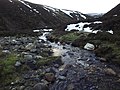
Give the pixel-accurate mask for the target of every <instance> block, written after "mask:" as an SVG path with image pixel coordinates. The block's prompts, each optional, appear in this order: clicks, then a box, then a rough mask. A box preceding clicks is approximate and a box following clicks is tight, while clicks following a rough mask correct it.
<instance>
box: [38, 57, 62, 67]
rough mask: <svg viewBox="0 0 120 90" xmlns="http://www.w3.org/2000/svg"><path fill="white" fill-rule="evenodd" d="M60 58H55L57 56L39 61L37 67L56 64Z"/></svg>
mask: <svg viewBox="0 0 120 90" xmlns="http://www.w3.org/2000/svg"><path fill="white" fill-rule="evenodd" d="M59 58H60V57H55V56H50V57H44V58H42V59H40V60H38V61H37V65H38V66H43V65H48V64H51V63H53V62H55V61H56V60H59Z"/></svg>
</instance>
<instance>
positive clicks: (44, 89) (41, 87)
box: [33, 83, 49, 90]
mask: <svg viewBox="0 0 120 90" xmlns="http://www.w3.org/2000/svg"><path fill="white" fill-rule="evenodd" d="M33 90H49V89H48V86H47V85H45V84H44V83H37V84H36V85H35V86H34V87H33Z"/></svg>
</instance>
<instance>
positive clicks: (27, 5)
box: [18, 0, 32, 9]
mask: <svg viewBox="0 0 120 90" xmlns="http://www.w3.org/2000/svg"><path fill="white" fill-rule="evenodd" d="M18 1H20V2H21V3H22V4H24V5H25V6H27V7H28V8H30V9H32V7H31V6H30V5H28V4H26V3H25V2H24V1H21V0H18Z"/></svg>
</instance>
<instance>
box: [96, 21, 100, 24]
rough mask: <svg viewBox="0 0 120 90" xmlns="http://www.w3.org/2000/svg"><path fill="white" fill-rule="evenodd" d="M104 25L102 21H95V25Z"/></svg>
mask: <svg viewBox="0 0 120 90" xmlns="http://www.w3.org/2000/svg"><path fill="white" fill-rule="evenodd" d="M99 23H102V22H101V21H95V22H94V24H99Z"/></svg>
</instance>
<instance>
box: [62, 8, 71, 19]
mask: <svg viewBox="0 0 120 90" xmlns="http://www.w3.org/2000/svg"><path fill="white" fill-rule="evenodd" d="M61 11H62V12H64V13H65V14H67V15H68V16H70V17H72V16H71V13H73V12H72V11H69V10H64V9H62V10H61ZM72 18H73V17H72Z"/></svg>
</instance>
